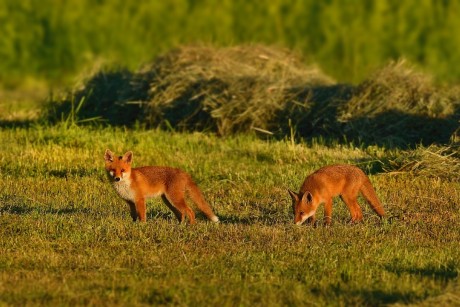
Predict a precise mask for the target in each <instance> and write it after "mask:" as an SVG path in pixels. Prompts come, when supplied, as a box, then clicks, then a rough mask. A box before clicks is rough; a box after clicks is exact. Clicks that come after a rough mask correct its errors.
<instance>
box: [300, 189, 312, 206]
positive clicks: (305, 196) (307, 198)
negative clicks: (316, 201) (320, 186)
mask: <svg viewBox="0 0 460 307" xmlns="http://www.w3.org/2000/svg"><path fill="white" fill-rule="evenodd" d="M312 201H313V195H311V193H310V192H308V191H307V192H305V193H304V194H303V196H302V202H304V203H306V204H308V203H311V202H312Z"/></svg>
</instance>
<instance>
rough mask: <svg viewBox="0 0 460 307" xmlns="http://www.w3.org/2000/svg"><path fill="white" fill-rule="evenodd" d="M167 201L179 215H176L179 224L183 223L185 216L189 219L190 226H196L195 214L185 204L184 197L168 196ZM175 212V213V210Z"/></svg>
mask: <svg viewBox="0 0 460 307" xmlns="http://www.w3.org/2000/svg"><path fill="white" fill-rule="evenodd" d="M166 198H167V200H168V201H169V203H170V204H171V205H173V206H174V207H175V209H176V210H177V211H178V213H179V214H177V215H176V217H178V220H179V222H181V223H182V222H183V221H184V219H185V216H187V217H188V219H189V222H190V224H195V212H193V210H192V209H191V208H190V207H189V206H187V203H186V202H185V198H184V195H182V196H177V195H166ZM173 212H175V211H174V210H173Z"/></svg>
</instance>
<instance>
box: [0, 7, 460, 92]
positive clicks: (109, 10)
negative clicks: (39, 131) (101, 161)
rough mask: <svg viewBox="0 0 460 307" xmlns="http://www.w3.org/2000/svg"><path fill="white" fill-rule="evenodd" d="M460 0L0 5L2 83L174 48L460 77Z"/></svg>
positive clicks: (343, 69) (346, 73)
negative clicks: (209, 47)
mask: <svg viewBox="0 0 460 307" xmlns="http://www.w3.org/2000/svg"><path fill="white" fill-rule="evenodd" d="M459 12H460V1H448V0H445V1H438V0H422V1H399V0H387V1H367V0H354V1H347V0H329V1H316V0H291V1H288V0H270V1H244V0H219V1H215V0H170V1H121V0H105V1H104V0H99V1H94V0H69V1H59V0H43V1H34V0H27V1H16V0H3V1H0V24H1V27H0V58H1V59H2V60H1V61H0V83H3V84H4V85H6V86H8V85H10V86H11V85H17V84H18V82H22V80H23V78H24V76H27V77H31V78H32V79H38V80H46V81H47V82H50V81H51V82H58V83H62V81H63V80H64V82H65V81H68V80H69V79H70V78H72V77H75V74H77V73H79V72H81V71H84V70H85V69H88V67H90V66H92V65H94V63H101V62H103V63H106V62H109V64H113V63H116V64H117V65H121V66H126V67H127V68H129V69H134V68H137V67H138V66H139V65H140V64H142V63H145V62H148V61H150V60H152V59H153V58H155V57H156V56H158V55H160V54H162V53H164V52H166V51H169V50H171V48H174V47H177V46H180V45H184V44H196V43H212V44H214V45H217V46H220V45H222V46H224V45H225V46H228V45H234V44H235V45H236V44H241V43H264V44H269V45H270V44H275V45H278V46H281V47H287V48H289V49H291V50H295V51H297V52H299V53H301V54H302V55H304V56H305V60H306V61H309V62H315V63H317V64H319V66H320V67H321V68H322V69H323V70H324V71H325V72H326V74H328V75H330V76H333V77H334V78H336V79H337V80H338V81H341V82H357V81H359V80H362V79H363V78H364V77H365V76H367V75H368V74H369V72H371V71H374V70H375V69H376V68H377V67H379V66H381V65H383V64H384V63H386V62H387V61H388V60H389V59H396V58H400V57H406V58H407V59H408V60H409V61H410V62H411V63H415V64H417V65H419V66H420V67H423V68H424V69H426V70H427V71H428V72H429V73H430V74H433V75H435V76H436V79H438V80H441V81H457V80H459V78H460V65H457V63H458V62H459V59H460V53H459V52H458V50H459V49H460V36H459V35H456V34H455V32H456V31H457V29H459V28H460V18H458V17H459Z"/></svg>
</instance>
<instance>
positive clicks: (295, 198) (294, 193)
mask: <svg viewBox="0 0 460 307" xmlns="http://www.w3.org/2000/svg"><path fill="white" fill-rule="evenodd" d="M288 192H289V195H291V198H292V201H294V202H298V201H299V195H297V193H296V192H293V191H291V190H289V189H288Z"/></svg>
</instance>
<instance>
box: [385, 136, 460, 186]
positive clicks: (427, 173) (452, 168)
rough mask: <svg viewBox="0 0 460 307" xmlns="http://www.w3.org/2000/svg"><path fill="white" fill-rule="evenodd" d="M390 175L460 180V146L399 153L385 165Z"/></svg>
mask: <svg viewBox="0 0 460 307" xmlns="http://www.w3.org/2000/svg"><path fill="white" fill-rule="evenodd" d="M383 169H384V170H385V171H386V172H388V173H392V174H395V173H410V174H414V175H417V176H424V177H435V178H441V179H448V180H459V179H460V146H459V144H450V145H445V146H439V145H431V146H428V147H423V146H419V147H418V148H417V149H415V150H408V151H402V152H398V153H397V154H395V155H394V157H391V158H389V159H388V160H387V162H385V163H384V165H383Z"/></svg>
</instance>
